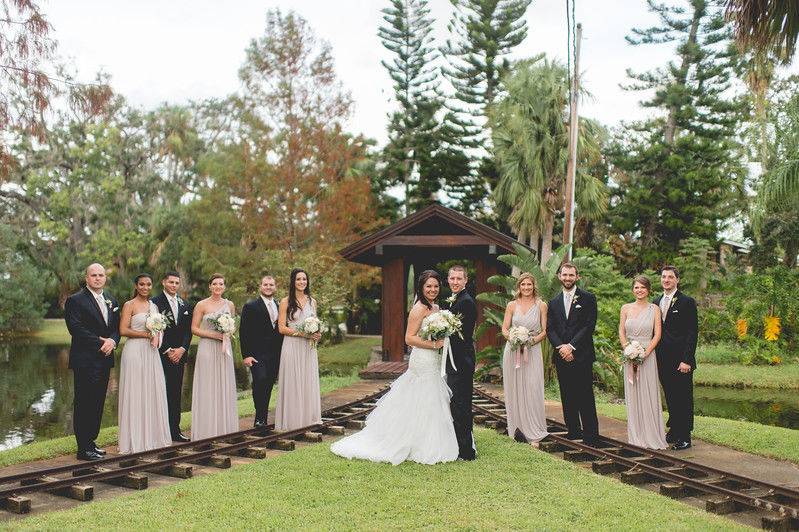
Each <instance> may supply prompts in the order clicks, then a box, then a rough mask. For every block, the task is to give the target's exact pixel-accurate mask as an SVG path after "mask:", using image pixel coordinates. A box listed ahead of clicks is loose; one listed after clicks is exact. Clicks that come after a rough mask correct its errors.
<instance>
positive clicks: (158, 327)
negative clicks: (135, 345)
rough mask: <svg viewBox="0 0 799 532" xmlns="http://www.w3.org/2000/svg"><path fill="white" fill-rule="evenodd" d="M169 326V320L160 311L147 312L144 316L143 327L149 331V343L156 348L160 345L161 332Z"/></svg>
mask: <svg viewBox="0 0 799 532" xmlns="http://www.w3.org/2000/svg"><path fill="white" fill-rule="evenodd" d="M168 326H169V320H168V319H167V317H166V316H164V315H163V314H161V313H160V312H149V313H147V317H145V318H144V327H145V328H146V329H147V331H148V332H149V333H150V337H151V338H152V339H151V340H150V345H152V346H153V347H155V348H156V349H158V348H159V347H161V340H162V339H163V333H164V331H165V330H166V328H167V327H168Z"/></svg>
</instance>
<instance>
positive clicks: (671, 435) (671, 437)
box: [666, 431, 677, 443]
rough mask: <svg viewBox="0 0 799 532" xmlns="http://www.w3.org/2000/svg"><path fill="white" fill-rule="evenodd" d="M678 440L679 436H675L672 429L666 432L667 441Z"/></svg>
mask: <svg viewBox="0 0 799 532" xmlns="http://www.w3.org/2000/svg"><path fill="white" fill-rule="evenodd" d="M675 441H677V438H675V437H674V434H672V433H671V431H668V432H666V443H674V442H675Z"/></svg>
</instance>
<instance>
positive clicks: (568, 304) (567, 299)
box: [563, 292, 572, 319]
mask: <svg viewBox="0 0 799 532" xmlns="http://www.w3.org/2000/svg"><path fill="white" fill-rule="evenodd" d="M563 308H565V309H566V319H568V318H569V311H570V310H571V308H572V295H571V294H570V293H569V292H564V293H563Z"/></svg>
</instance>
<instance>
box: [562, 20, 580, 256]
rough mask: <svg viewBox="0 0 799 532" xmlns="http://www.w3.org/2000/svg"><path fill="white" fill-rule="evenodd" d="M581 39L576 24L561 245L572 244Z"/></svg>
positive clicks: (578, 27)
mask: <svg viewBox="0 0 799 532" xmlns="http://www.w3.org/2000/svg"><path fill="white" fill-rule="evenodd" d="M582 37H583V25H582V24H577V39H576V40H577V43H576V45H575V47H574V75H573V76H572V86H571V98H570V107H569V160H568V163H567V166H566V198H565V209H564V220H563V244H564V245H566V244H572V243H573V242H574V178H575V175H576V174H577V137H578V135H577V133H578V129H579V127H580V126H579V119H578V116H577V97H578V91H579V90H580V41H581V40H582ZM572 256H573V246H572V248H569V252H568V260H571V259H572Z"/></svg>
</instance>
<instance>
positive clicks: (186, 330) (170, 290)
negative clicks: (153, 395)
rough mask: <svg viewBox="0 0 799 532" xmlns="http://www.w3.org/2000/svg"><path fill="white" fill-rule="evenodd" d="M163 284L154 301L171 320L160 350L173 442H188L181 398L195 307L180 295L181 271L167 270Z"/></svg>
mask: <svg viewBox="0 0 799 532" xmlns="http://www.w3.org/2000/svg"><path fill="white" fill-rule="evenodd" d="M161 286H163V287H164V291H163V292H161V294H159V295H157V296H155V297H154V298H153V303H155V306H157V307H158V312H160V313H161V314H163V315H165V316H166V317H167V319H168V320H169V325H168V326H167V328H166V330H165V331H164V338H163V340H162V342H161V347H160V348H159V349H158V352H159V353H160V355H161V366H162V367H163V368H164V380H165V381H166V402H167V407H168V410H169V431H170V432H171V433H172V441H175V442H187V441H189V438H187V437H186V436H185V435H184V434H183V433H182V432H180V411H181V408H180V399H181V395H182V394H183V370H184V368H185V367H186V359H187V358H188V353H189V347H190V346H191V318H192V310H193V309H192V307H191V306H190V305H189V304H188V303H187V302H186V301H183V300H182V299H181V298H180V297H179V296H178V289H179V288H180V274H179V273H178V272H166V274H165V275H164V278H163V279H162V280H161Z"/></svg>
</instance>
